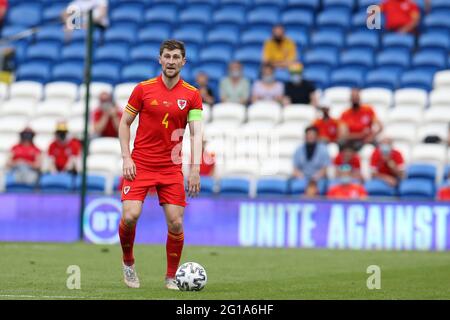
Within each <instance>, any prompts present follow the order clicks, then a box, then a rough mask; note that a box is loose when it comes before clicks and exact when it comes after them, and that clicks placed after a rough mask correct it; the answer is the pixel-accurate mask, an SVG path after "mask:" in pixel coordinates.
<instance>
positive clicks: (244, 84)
mask: <svg viewBox="0 0 450 320" xmlns="http://www.w3.org/2000/svg"><path fill="white" fill-rule="evenodd" d="M219 91H220V101H221V102H233V103H240V104H243V105H246V104H247V103H248V99H249V97H250V82H249V81H248V79H246V78H244V77H243V76H242V65H241V64H240V63H239V62H238V61H233V62H231V63H230V64H229V66H228V77H226V78H223V79H222V80H221V81H220V88H219Z"/></svg>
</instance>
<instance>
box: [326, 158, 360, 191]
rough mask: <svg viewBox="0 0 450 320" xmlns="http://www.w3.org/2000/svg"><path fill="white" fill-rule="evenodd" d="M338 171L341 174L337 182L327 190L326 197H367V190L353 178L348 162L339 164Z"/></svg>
mask: <svg viewBox="0 0 450 320" xmlns="http://www.w3.org/2000/svg"><path fill="white" fill-rule="evenodd" d="M339 171H340V172H341V176H340V178H339V183H338V184H336V185H334V186H332V187H331V188H330V189H329V190H328V192H327V197H329V198H333V199H365V198H367V191H366V190H365V189H364V186H363V185H362V184H360V183H356V182H354V180H353V172H352V168H351V166H350V165H348V164H344V165H342V166H340V168H339Z"/></svg>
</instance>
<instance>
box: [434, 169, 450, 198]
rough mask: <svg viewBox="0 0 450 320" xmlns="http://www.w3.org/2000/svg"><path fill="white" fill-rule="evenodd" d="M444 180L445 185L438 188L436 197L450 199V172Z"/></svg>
mask: <svg viewBox="0 0 450 320" xmlns="http://www.w3.org/2000/svg"><path fill="white" fill-rule="evenodd" d="M444 180H445V181H444V185H443V186H442V187H441V188H440V189H439V190H438V192H437V197H436V199H437V200H441V201H450V172H449V173H448V174H447V177H446V179H444Z"/></svg>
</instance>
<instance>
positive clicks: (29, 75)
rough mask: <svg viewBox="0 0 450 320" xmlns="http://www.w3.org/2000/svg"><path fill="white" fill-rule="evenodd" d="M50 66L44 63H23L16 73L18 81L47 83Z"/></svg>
mask: <svg viewBox="0 0 450 320" xmlns="http://www.w3.org/2000/svg"><path fill="white" fill-rule="evenodd" d="M49 73H50V66H49V65H48V64H47V63H42V62H29V63H23V64H21V65H20V66H19V68H18V69H17V71H16V77H17V80H19V81H22V80H28V81H36V82H40V83H46V82H48V81H49Z"/></svg>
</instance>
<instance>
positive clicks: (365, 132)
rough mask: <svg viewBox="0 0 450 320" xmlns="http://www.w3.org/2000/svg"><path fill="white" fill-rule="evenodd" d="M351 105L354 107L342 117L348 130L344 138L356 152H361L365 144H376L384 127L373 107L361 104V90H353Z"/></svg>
mask: <svg viewBox="0 0 450 320" xmlns="http://www.w3.org/2000/svg"><path fill="white" fill-rule="evenodd" d="M351 103H352V106H351V107H350V108H349V109H347V110H346V111H344V112H343V113H342V115H341V122H342V123H343V124H344V125H345V129H346V130H345V131H346V133H345V135H344V137H343V138H344V139H345V140H347V141H349V142H350V143H352V144H353V148H354V149H355V150H360V149H361V148H362V146H363V145H364V144H366V143H374V142H375V139H376V137H377V135H378V134H379V133H380V132H381V130H382V129H383V126H382V124H381V122H380V121H379V120H378V118H377V117H376V115H375V112H374V111H373V109H372V107H371V106H369V105H363V104H361V100H360V94H359V89H352V91H351Z"/></svg>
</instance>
